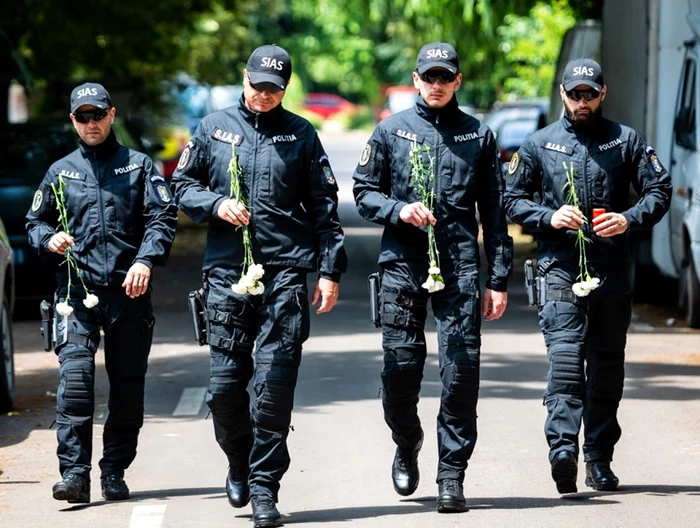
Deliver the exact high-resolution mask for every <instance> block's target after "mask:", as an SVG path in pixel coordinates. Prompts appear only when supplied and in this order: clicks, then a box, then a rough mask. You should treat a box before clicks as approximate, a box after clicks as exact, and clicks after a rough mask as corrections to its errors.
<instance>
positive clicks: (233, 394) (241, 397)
mask: <svg viewBox="0 0 700 528" xmlns="http://www.w3.org/2000/svg"><path fill="white" fill-rule="evenodd" d="M247 386H248V379H247V377H246V376H245V375H244V373H243V372H241V371H240V369H239V368H237V367H235V366H219V367H212V368H211V376H210V378H209V394H208V395H207V405H208V407H209V409H210V410H211V411H212V413H214V414H217V415H232V414H238V413H241V412H243V413H244V412H246V410H247V407H248V401H249V399H248V397H247V392H246V388H247Z"/></svg>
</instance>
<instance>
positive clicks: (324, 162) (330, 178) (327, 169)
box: [318, 154, 337, 187]
mask: <svg viewBox="0 0 700 528" xmlns="http://www.w3.org/2000/svg"><path fill="white" fill-rule="evenodd" d="M318 163H319V165H321V170H322V171H323V180H324V181H325V183H327V184H328V185H331V186H333V187H336V185H337V182H336V179H335V175H334V174H333V169H331V162H330V161H329V160H328V156H327V155H326V154H324V155H323V156H321V157H320V158H319V160H318Z"/></svg>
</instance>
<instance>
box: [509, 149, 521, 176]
mask: <svg viewBox="0 0 700 528" xmlns="http://www.w3.org/2000/svg"><path fill="white" fill-rule="evenodd" d="M519 164H520V156H519V155H518V153H517V152H516V153H515V154H513V157H512V158H510V163H509V164H508V174H511V175H513V174H515V171H516V170H518V165H519Z"/></svg>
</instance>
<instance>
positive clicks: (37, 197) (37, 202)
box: [32, 190, 44, 212]
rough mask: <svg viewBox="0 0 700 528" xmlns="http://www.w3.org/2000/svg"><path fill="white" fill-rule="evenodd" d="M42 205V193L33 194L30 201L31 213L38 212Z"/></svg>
mask: <svg viewBox="0 0 700 528" xmlns="http://www.w3.org/2000/svg"><path fill="white" fill-rule="evenodd" d="M42 203H44V193H43V192H41V191H40V190H39V191H37V192H35V193H34V199H33V200H32V211H35V212H36V211H38V210H39V207H41V204H42Z"/></svg>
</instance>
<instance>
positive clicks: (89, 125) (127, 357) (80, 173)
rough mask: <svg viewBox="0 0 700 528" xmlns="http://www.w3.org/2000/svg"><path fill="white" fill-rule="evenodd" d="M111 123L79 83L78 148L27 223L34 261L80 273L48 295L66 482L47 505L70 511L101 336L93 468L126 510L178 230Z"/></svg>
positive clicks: (150, 172) (157, 180)
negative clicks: (164, 273) (158, 283)
mask: <svg viewBox="0 0 700 528" xmlns="http://www.w3.org/2000/svg"><path fill="white" fill-rule="evenodd" d="M115 114H116V109H115V108H114V106H112V102H111V99H110V96H109V93H107V90H105V89H104V87H103V86H101V85H99V84H95V83H86V84H83V85H80V86H78V87H77V88H75V89H74V90H73V92H72V94H71V114H70V118H71V121H72V122H73V125H74V126H75V129H76V130H77V131H78V135H79V136H80V147H79V148H78V149H77V150H75V151H74V152H72V153H71V154H69V155H68V156H66V157H64V158H62V159H60V160H58V161H57V162H56V163H54V164H53V165H52V166H51V167H50V168H49V170H48V172H47V173H46V176H45V177H44V180H43V181H42V183H41V186H40V187H39V190H38V191H37V192H36V194H35V196H34V202H33V203H32V207H31V209H30V211H29V213H28V214H27V231H28V233H29V242H30V244H31V245H32V246H33V247H34V248H36V250H37V251H38V252H39V254H40V255H50V254H54V255H65V254H66V252H69V253H70V255H71V256H72V260H73V261H74V262H75V263H76V265H77V267H78V272H79V273H78V272H76V270H72V269H71V268H69V266H68V265H65V264H64V265H61V266H59V268H58V272H57V283H58V290H57V292H56V299H57V300H58V301H59V304H58V305H57V313H56V318H57V325H56V329H57V335H56V336H55V338H56V353H57V354H58V360H59V364H60V367H59V373H60V383H59V386H58V391H57V394H56V400H57V416H56V432H57V436H58V458H59V467H60V472H61V475H62V480H61V481H60V482H58V483H56V484H55V485H54V487H53V497H54V499H57V500H66V501H68V502H71V503H84V502H90V470H91V463H90V461H91V458H92V423H93V414H94V410H95V398H94V377H95V352H96V351H97V347H98V345H99V343H100V330H101V329H102V330H103V331H104V341H105V366H106V368H107V375H108V377H109V383H110V393H109V416H108V418H107V422H106V423H105V426H104V432H103V442H104V454H103V457H102V460H100V469H101V473H102V477H101V484H102V495H103V497H104V498H105V499H107V500H123V499H127V498H129V488H128V487H127V485H126V483H125V482H124V470H125V469H127V468H128V467H129V465H130V464H131V462H132V461H133V460H134V457H135V456H136V444H137V437H138V433H139V430H140V429H141V426H142V425H143V412H144V407H143V405H144V403H143V399H144V382H145V377H146V364H147V359H148V354H149V351H150V348H151V338H152V335H153V323H154V319H153V309H152V305H151V293H150V292H151V269H152V267H153V266H158V265H160V266H162V265H164V264H165V261H166V259H167V258H168V254H169V252H170V246H171V245H172V243H173V238H174V236H175V227H176V223H177V209H176V207H175V205H174V203H173V200H172V198H171V195H170V191H169V190H168V187H167V185H166V182H165V180H164V179H163V177H162V176H160V175H159V174H158V171H157V170H156V168H155V167H154V166H153V162H152V161H151V159H150V158H149V157H148V156H146V155H145V154H142V153H140V152H136V151H133V150H131V149H128V148H126V147H124V146H122V145H120V144H119V142H118V141H117V138H116V137H115V135H114V132H113V131H112V124H113V123H114V117H115ZM61 187H62V195H63V199H62V200H61V202H62V203H63V204H64V205H65V212H66V214H67V221H68V228H69V230H68V231H64V230H62V228H61V222H60V219H59V211H58V208H57V206H58V205H59V203H60V202H58V203H57V197H56V194H55V192H56V191H58V192H59V193H60V192H61ZM69 273H70V275H69ZM83 282H84V284H85V287H86V288H87V289H88V290H89V292H90V296H88V297H86V292H85V290H84V289H83V286H82V283H83ZM69 287H70V290H69ZM94 296H96V297H97V298H95V297H94ZM95 303H97V304H96V305H94V304H95ZM93 305H94V306H93ZM59 312H62V313H63V314H67V313H68V312H71V313H70V315H61V313H59Z"/></svg>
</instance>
